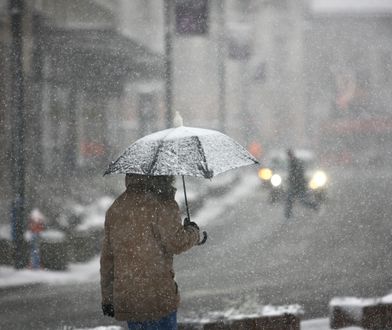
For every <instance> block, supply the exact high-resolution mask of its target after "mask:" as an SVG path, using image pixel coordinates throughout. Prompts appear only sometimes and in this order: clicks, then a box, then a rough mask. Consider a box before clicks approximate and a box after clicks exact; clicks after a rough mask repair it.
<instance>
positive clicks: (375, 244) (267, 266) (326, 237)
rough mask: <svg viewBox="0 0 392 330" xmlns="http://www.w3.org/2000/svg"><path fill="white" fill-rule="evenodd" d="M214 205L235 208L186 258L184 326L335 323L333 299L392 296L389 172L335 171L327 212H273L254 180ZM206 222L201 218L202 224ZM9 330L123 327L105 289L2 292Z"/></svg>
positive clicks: (180, 271) (181, 271)
mask: <svg viewBox="0 0 392 330" xmlns="http://www.w3.org/2000/svg"><path fill="white" fill-rule="evenodd" d="M251 173H252V172H249V171H247V172H246V171H244V175H243V178H242V179H241V180H240V182H239V183H238V187H233V188H232V189H231V191H229V192H228V193H227V194H226V195H225V196H223V197H220V198H216V200H214V199H213V197H211V200H210V201H209V202H210V203H212V207H213V204H214V203H216V209H218V206H219V203H222V199H223V198H225V199H226V200H230V198H231V197H232V198H233V200H234V195H235V190H236V188H238V189H240V188H241V189H243V188H244V187H247V186H248V187H250V188H249V189H248V191H247V193H246V194H242V195H241V198H240V199H239V200H238V201H235V202H233V203H232V204H230V203H228V204H227V205H226V206H225V207H224V208H223V209H222V210H223V211H222V212H221V213H219V212H217V215H216V218H215V219H214V220H211V222H208V223H207V224H206V225H205V226H204V228H203V229H206V230H207V231H208V234H209V239H208V241H207V243H206V244H205V245H203V246H200V247H195V248H194V249H193V250H191V251H188V252H187V253H185V254H183V255H181V256H178V257H177V259H176V262H175V269H176V279H177V282H178V284H179V287H180V292H181V294H182V303H181V307H180V310H179V319H180V320H181V318H184V317H185V316H195V315H201V314H202V313H204V312H207V311H213V310H226V309H229V308H238V309H240V310H242V311H246V310H251V309H252V306H254V305H256V304H273V305H282V304H300V305H302V306H303V307H304V310H305V315H304V318H305V319H309V318H314V317H327V316H328V302H329V300H330V299H331V298H332V297H334V296H350V295H355V296H363V297H369V296H379V295H384V294H387V293H388V292H389V291H390V290H391V288H392V278H391V275H390V274H391V273H392V272H391V270H392V260H391V258H390V251H391V250H392V240H391V229H392V223H391V220H390V215H391V214H392V205H391V203H390V197H389V196H390V195H391V193H392V188H391V183H392V176H391V174H390V173H388V172H387V171H386V170H376V169H375V170H372V171H364V170H350V171H348V170H344V171H339V170H337V169H335V170H333V171H331V181H332V182H331V186H330V191H329V199H328V201H327V203H326V204H325V205H324V206H323V207H322V209H321V210H320V211H319V212H314V211H311V210H308V209H304V208H303V207H302V206H301V205H298V204H295V206H294V216H293V218H291V219H289V220H288V221H286V220H285V219H284V217H283V206H282V204H274V205H271V204H269V203H268V202H267V195H266V192H265V191H263V189H262V188H261V187H260V186H259V185H258V182H257V180H258V178H257V176H256V173H254V175H252V174H251ZM200 216H202V212H200V214H198V215H196V216H195V220H196V221H198V220H199V219H200V221H201V218H199V217H200ZM0 310H1V314H0V328H1V329H10V330H11V329H67V328H69V329H72V328H73V327H76V328H81V327H90V328H91V327H95V326H100V325H122V326H124V323H121V322H116V321H114V320H113V319H110V318H104V317H103V316H101V311H100V291H99V284H98V283H97V282H96V281H93V282H91V283H89V284H75V285H62V286H47V285H35V286H31V287H26V288H15V289H12V288H9V289H1V290H0Z"/></svg>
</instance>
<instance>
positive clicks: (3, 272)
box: [0, 172, 360, 330]
mask: <svg viewBox="0 0 392 330" xmlns="http://www.w3.org/2000/svg"><path fill="white" fill-rule="evenodd" d="M256 184H258V182H257V180H255V179H254V173H253V172H248V173H247V174H246V175H243V176H242V177H241V180H240V181H239V182H237V183H236V184H235V188H234V189H232V190H231V191H230V196H228V195H229V194H226V195H222V196H220V197H217V199H219V203H217V200H216V199H215V200H214V199H213V198H211V199H209V200H208V201H207V202H206V204H205V205H204V207H203V208H202V209H201V210H200V212H198V214H195V217H194V220H195V221H196V222H198V221H199V223H200V225H201V226H205V225H206V224H207V223H208V222H209V221H210V220H211V219H215V221H216V219H219V215H220V214H221V212H223V210H224V209H225V208H226V207H227V206H229V205H233V204H235V203H236V201H237V200H238V199H240V198H243V197H244V196H246V194H247V193H252V192H253V189H254V186H255V185H256ZM217 205H219V207H217ZM102 212H104V210H103V209H102V208H101V212H100V213H99V212H97V213H95V216H96V217H97V218H98V219H96V218H90V220H91V221H92V223H94V224H96V223H102V217H103V214H102ZM90 214H91V213H90ZM98 280H99V257H98V256H97V257H95V258H93V259H92V260H90V261H89V262H87V263H84V264H70V265H69V268H68V270H67V271H64V272H58V271H47V270H28V269H24V270H15V269H14V268H12V267H7V266H0V290H1V289H2V288H6V287H12V286H21V285H30V284H37V283H47V284H50V285H60V284H61V285H63V284H70V283H75V282H94V281H98ZM305 316H306V311H305ZM91 329H94V330H120V329H122V328H121V327H118V326H109V327H97V328H89V329H88V328H84V329H78V330H91ZM301 329H305V330H315V329H319V330H324V329H330V327H329V320H328V319H327V318H325V319H315V320H306V321H303V322H301ZM346 329H360V328H357V327H351V328H346Z"/></svg>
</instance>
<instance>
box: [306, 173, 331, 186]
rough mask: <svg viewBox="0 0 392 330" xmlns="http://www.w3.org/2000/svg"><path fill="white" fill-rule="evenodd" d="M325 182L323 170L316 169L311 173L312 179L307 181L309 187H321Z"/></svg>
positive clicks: (325, 177) (325, 176)
mask: <svg viewBox="0 0 392 330" xmlns="http://www.w3.org/2000/svg"><path fill="white" fill-rule="evenodd" d="M326 183H327V175H326V174H325V173H324V172H323V171H317V172H316V173H314V174H313V177H312V180H310V182H309V187H310V188H311V189H317V188H321V187H323V186H324V185H325V184H326Z"/></svg>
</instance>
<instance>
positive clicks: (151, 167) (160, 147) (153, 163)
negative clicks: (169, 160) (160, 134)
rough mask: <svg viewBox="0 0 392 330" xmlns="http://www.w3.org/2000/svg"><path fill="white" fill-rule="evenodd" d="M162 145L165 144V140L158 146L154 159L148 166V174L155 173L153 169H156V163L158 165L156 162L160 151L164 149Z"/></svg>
mask: <svg viewBox="0 0 392 330" xmlns="http://www.w3.org/2000/svg"><path fill="white" fill-rule="evenodd" d="M162 146H163V141H161V143H160V144H159V146H158V148H157V151H156V152H155V154H154V157H153V159H152V161H151V165H150V167H149V168H148V173H147V174H148V175H153V172H152V171H153V169H154V167H155V165H156V163H157V161H158V156H159V153H160V151H161V149H162Z"/></svg>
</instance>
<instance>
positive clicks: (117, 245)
mask: <svg viewBox="0 0 392 330" xmlns="http://www.w3.org/2000/svg"><path fill="white" fill-rule="evenodd" d="M198 241H199V231H198V229H196V228H195V227H192V226H187V227H184V226H183V225H182V224H181V218H180V212H179V208H178V205H177V203H176V201H175V200H174V196H172V197H171V198H168V197H166V198H162V197H158V196H157V195H156V194H154V193H151V192H148V191H146V190H145V189H144V188H143V187H142V186H138V185H132V184H131V185H129V186H128V188H127V190H126V191H125V192H124V193H123V194H122V195H121V196H119V197H118V198H117V199H116V201H115V202H114V203H113V205H112V206H111V207H110V208H109V210H108V211H107V213H106V219H105V237H104V242H103V247H102V253H101V291H102V304H113V305H114V311H115V318H116V319H117V320H120V321H128V320H129V321H146V320H158V319H160V318H162V317H164V316H166V315H168V314H170V313H171V312H173V311H175V310H177V308H178V305H179V299H180V298H179V293H178V289H177V284H176V282H175V281H174V271H173V255H174V254H179V253H181V252H184V251H186V250H188V249H190V248H191V247H192V246H194V245H195V244H196V243H197V242H198Z"/></svg>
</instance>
